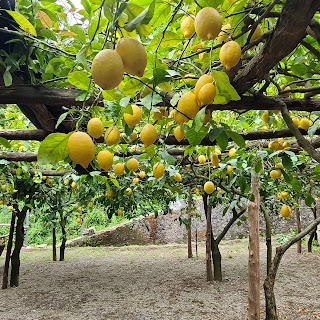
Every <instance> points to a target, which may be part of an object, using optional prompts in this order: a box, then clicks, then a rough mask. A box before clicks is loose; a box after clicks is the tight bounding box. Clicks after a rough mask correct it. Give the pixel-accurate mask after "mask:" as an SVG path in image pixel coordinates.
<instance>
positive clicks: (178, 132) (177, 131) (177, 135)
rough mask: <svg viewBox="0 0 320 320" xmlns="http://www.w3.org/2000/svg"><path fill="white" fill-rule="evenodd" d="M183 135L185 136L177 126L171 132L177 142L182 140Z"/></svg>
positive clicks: (182, 130)
mask: <svg viewBox="0 0 320 320" xmlns="http://www.w3.org/2000/svg"><path fill="white" fill-rule="evenodd" d="M184 134H185V132H184V129H183V128H182V127H181V126H177V127H176V128H175V129H174V131H173V135H174V137H175V138H176V139H177V141H179V142H180V141H181V140H182V139H183V138H184Z"/></svg>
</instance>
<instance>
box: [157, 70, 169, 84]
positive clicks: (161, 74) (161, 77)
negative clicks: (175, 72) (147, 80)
mask: <svg viewBox="0 0 320 320" xmlns="http://www.w3.org/2000/svg"><path fill="white" fill-rule="evenodd" d="M153 78H154V80H153V82H154V86H157V85H158V84H159V83H162V82H166V81H168V80H170V75H169V73H168V72H167V71H166V70H164V69H161V68H155V69H153Z"/></svg>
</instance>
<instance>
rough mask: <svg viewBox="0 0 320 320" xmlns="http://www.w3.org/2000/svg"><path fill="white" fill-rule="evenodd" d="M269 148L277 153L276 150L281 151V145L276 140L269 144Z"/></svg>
mask: <svg viewBox="0 0 320 320" xmlns="http://www.w3.org/2000/svg"><path fill="white" fill-rule="evenodd" d="M268 148H269V149H271V150H273V151H276V150H280V143H279V142H278V141H276V140H274V141H271V142H269V144H268Z"/></svg>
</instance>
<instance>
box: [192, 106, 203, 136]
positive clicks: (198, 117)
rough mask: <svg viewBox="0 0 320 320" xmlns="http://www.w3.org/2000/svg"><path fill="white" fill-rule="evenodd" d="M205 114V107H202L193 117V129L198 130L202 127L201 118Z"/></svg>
mask: <svg viewBox="0 0 320 320" xmlns="http://www.w3.org/2000/svg"><path fill="white" fill-rule="evenodd" d="M205 115H206V108H202V109H201V110H200V111H199V112H198V113H197V114H196V116H195V117H194V119H193V126H194V130H195V131H196V132H198V131H199V130H200V129H201V128H202V127H203V120H204V117H205Z"/></svg>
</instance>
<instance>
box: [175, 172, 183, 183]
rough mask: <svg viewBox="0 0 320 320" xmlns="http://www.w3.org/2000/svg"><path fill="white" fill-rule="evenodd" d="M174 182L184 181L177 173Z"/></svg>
mask: <svg viewBox="0 0 320 320" xmlns="http://www.w3.org/2000/svg"><path fill="white" fill-rule="evenodd" d="M174 180H176V181H177V182H181V181H182V176H181V174H180V173H179V172H177V173H176V174H175V175H174Z"/></svg>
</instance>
